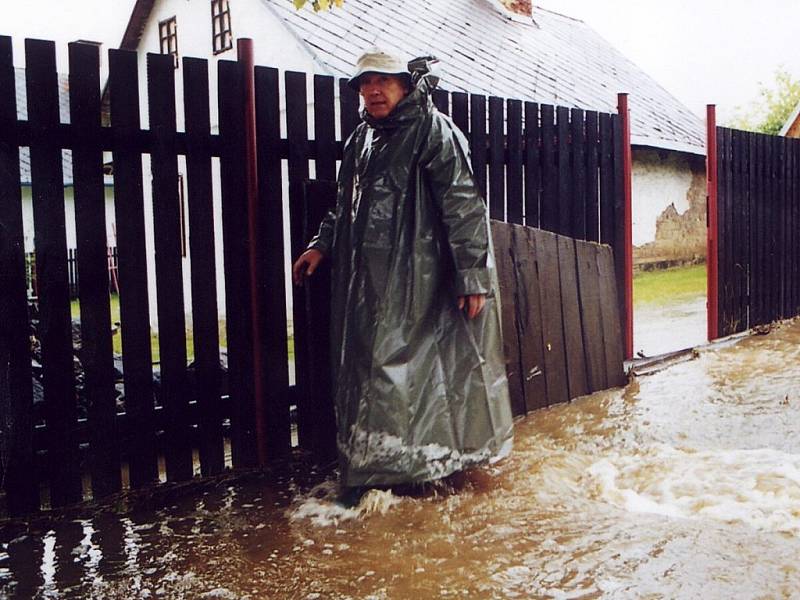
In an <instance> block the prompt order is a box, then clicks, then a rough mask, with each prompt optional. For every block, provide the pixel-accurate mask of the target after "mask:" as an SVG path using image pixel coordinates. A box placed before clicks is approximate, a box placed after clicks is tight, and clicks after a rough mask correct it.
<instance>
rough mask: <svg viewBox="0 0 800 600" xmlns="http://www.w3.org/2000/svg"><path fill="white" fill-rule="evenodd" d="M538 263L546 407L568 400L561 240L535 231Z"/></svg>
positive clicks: (543, 232)
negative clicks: (562, 309)
mask: <svg viewBox="0 0 800 600" xmlns="http://www.w3.org/2000/svg"><path fill="white" fill-rule="evenodd" d="M533 237H534V240H535V247H536V264H537V267H538V272H539V281H540V284H541V285H540V293H541V300H542V346H543V348H544V365H545V378H546V379H547V404H548V405H550V404H557V403H560V402H566V401H568V400H569V384H568V380H567V357H566V353H565V350H564V325H563V320H562V312H561V308H562V306H561V283H560V281H559V275H558V240H557V238H556V235H555V234H554V233H551V232H549V231H542V230H538V229H535V230H533Z"/></svg>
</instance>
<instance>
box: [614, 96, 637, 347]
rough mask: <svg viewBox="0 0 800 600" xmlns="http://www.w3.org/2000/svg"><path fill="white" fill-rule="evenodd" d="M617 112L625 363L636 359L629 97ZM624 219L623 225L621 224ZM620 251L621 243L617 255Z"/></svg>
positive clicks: (621, 98)
mask: <svg viewBox="0 0 800 600" xmlns="http://www.w3.org/2000/svg"><path fill="white" fill-rule="evenodd" d="M617 110H618V111H619V115H620V120H621V124H622V191H623V201H622V210H621V211H620V213H621V214H620V213H618V214H617V223H618V224H617V232H618V233H617V235H616V239H617V241H618V242H622V251H623V256H624V259H623V275H622V277H621V279H622V298H621V299H620V301H621V304H622V307H623V311H622V317H623V318H622V328H623V339H624V342H625V359H626V360H630V359H631V358H633V210H632V196H633V192H632V188H631V173H632V170H633V156H632V154H631V117H630V112H629V110H628V94H626V93H620V94H617ZM620 217H621V220H622V222H621V223H620V222H619V219H620ZM618 250H619V243H617V248H615V251H618Z"/></svg>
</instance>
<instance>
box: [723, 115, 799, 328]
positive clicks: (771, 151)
mask: <svg viewBox="0 0 800 600" xmlns="http://www.w3.org/2000/svg"><path fill="white" fill-rule="evenodd" d="M715 136H716V139H715V142H716V169H715V173H716V180H714V178H713V177H712V178H711V186H712V189H710V194H709V195H710V196H711V195H712V194H714V193H716V197H717V203H716V204H717V214H716V230H717V241H718V246H717V249H716V259H717V282H718V283H717V301H718V312H717V323H716V326H717V335H719V336H724V335H729V334H732V333H736V332H739V331H745V330H747V329H749V328H751V327H754V326H756V325H763V324H766V323H770V322H772V321H775V320H778V319H783V318H788V317H793V316H795V315H798V314H800V140H796V139H789V138H785V137H778V136H770V135H764V134H759V133H751V132H746V131H739V130H736V129H728V128H723V127H717V128H715ZM710 156H711V153H710ZM709 316H710V318H713V316H712V315H709ZM711 337H714V336H711Z"/></svg>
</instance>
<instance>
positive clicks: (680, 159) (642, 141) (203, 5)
mask: <svg viewBox="0 0 800 600" xmlns="http://www.w3.org/2000/svg"><path fill="white" fill-rule="evenodd" d="M240 37H247V38H252V39H253V40H254V50H255V62H256V64H260V65H268V66H274V67H279V68H280V69H282V70H295V71H305V72H309V73H320V74H327V75H334V76H339V77H342V76H348V75H349V74H350V73H351V71H352V68H353V65H354V64H355V62H356V59H357V57H358V56H359V55H360V54H361V53H362V52H363V51H364V50H365V49H367V48H369V47H371V46H374V45H378V46H380V47H383V48H386V49H387V50H389V51H393V52H396V53H398V54H400V55H404V56H406V57H409V58H410V57H413V56H420V55H425V54H433V55H435V56H437V57H438V58H439V59H440V61H441V71H442V83H441V87H442V88H444V89H446V90H450V91H465V92H476V93H482V94H487V95H495V96H502V97H509V98H519V99H524V100H530V101H535V102H539V103H548V104H556V105H561V106H567V107H578V108H588V109H593V110H599V111H604V112H616V110H617V108H616V104H617V93H618V92H628V93H629V94H630V99H629V103H630V109H631V115H632V144H633V204H634V206H633V215H634V244H635V245H636V246H640V247H641V250H639V251H638V252H637V254H638V255H639V260H653V261H655V260H658V259H663V255H664V254H668V253H672V254H674V258H681V257H694V256H696V255H698V254H700V255H703V256H704V255H705V222H704V219H699V220H698V219H697V218H696V215H698V214H704V212H705V160H704V155H705V127H704V123H703V121H702V120H701V119H700V118H699V117H698V116H696V115H695V114H693V113H692V112H691V111H690V110H689V109H688V108H686V107H685V106H684V105H682V104H681V103H680V102H679V101H678V100H677V99H675V98H674V97H673V96H671V95H670V94H669V93H668V92H667V91H666V90H665V89H664V88H662V87H661V86H660V85H659V84H658V83H657V82H655V81H654V80H653V79H652V78H651V77H649V76H648V75H647V74H646V73H644V72H643V71H642V70H641V69H640V68H639V67H637V66H636V65H635V64H634V63H632V62H631V61H630V60H628V59H627V58H626V57H625V56H623V55H622V54H621V53H620V52H618V51H617V50H616V49H615V48H613V47H612V46H611V45H610V44H609V43H608V42H606V41H605V40H604V39H603V38H602V37H601V36H599V35H598V34H597V33H596V32H594V31H593V30H592V29H591V28H590V27H589V26H587V25H586V24H585V23H583V22H582V21H580V20H577V19H574V18H570V17H567V16H564V15H561V14H558V13H556V12H552V11H549V10H544V9H540V8H538V7H532V6H531V2H530V0H451V1H449V2H430V1H429V0H407V1H405V2H395V1H391V0H346V1H345V3H344V6H343V7H342V8H336V9H334V10H331V11H330V12H321V13H315V12H313V11H312V10H311V9H310V8H308V7H306V8H304V9H302V10H299V11H298V10H295V9H294V7H293V4H292V3H291V2H289V1H288V0H206V1H203V0H193V1H192V2H187V1H186V0H137V2H136V4H135V6H134V8H133V11H132V14H131V17H130V20H129V23H128V26H127V29H126V31H125V35H124V38H123V40H122V43H121V47H123V48H127V49H135V50H137V51H138V52H139V57H140V58H139V61H140V69H141V71H140V72H141V73H142V77H141V78H140V86H141V89H140V95H141V97H142V98H144V97H146V78H145V77H144V76H143V74H144V72H145V55H146V53H148V52H161V53H171V54H173V55H175V56H176V58H179V57H181V56H199V57H206V58H208V59H209V60H210V61H212V62H213V61H216V60H218V59H235V58H236V43H235V41H236V39H237V38H240ZM176 68H179V62H178V61H176ZM215 77H216V74H215V69H214V68H211V70H210V79H211V85H212V89H216V82H215ZM177 87H178V94H179V97H180V93H181V90H180V87H181V86H180V78H178V84H177ZM214 104H215V103H214V102H213V101H212V127H213V126H214V124H215V123H216V115H215V114H213V111H214ZM142 110H143V121H144V122H145V123H146V119H147V117H146V113H145V110H146V106H145V105H144V103H143V104H142ZM181 112H182V106H180V103H179V106H178V126H179V127H181V126H182V115H181ZM181 168H182V167H181ZM145 169H147V165H146V164H145ZM145 172H147V171H145ZM668 207H672V209H671V210H672V211H674V212H675V214H676V215H677V218H678V219H680V218H682V215H684V214H686V215H689V216H688V217H687V219H688V220H687V224H684V225H686V226H681V227H673V228H672V229H671V231H680V232H688V233H686V234H685V235H683V234H682V235H683V237H682V238H681V239H676V240H669V244H668V245H667V246H668V247H665V246H663V244H662V245H659V243H658V242H656V220H657V217H658V216H659V215H660V214H661V213H662V212H664V211H665V210H666V209H667V208H668ZM690 209H691V210H690ZM184 212H185V211H184ZM670 214H671V213H670ZM147 216H148V220H149V218H150V216H151V215H150V214H148V215H147ZM149 238H150V241H148V243H149V244H150V245H151V247H152V235H150V236H149ZM648 243H649V245H646V244H648ZM220 247H221V234H220V238H219V239H218V247H217V251H218V252H220V250H219V249H220ZM187 260H188V259H187ZM217 264H218V265H221V264H222V258H221V255H218V263H217ZM151 271H152V269H151ZM187 273H188V269H185V273H184V277H185V279H186V282H185V283H186V284H185V286H184V288H185V290H186V294H185V295H186V297H187V305H188V304H189V301H188V297H189V285H188V274H187ZM221 290H222V288H221V284H220V287H219V291H220V292H221ZM220 297H221V294H220ZM153 304H154V303H153ZM220 308H221V309H222V306H220Z"/></svg>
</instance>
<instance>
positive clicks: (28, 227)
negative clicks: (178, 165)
mask: <svg viewBox="0 0 800 600" xmlns="http://www.w3.org/2000/svg"><path fill="white" fill-rule="evenodd" d="M14 85H15V87H16V102H17V118H18V119H23V120H25V119H27V118H28V108H27V107H28V95H27V91H26V88H25V70H24V69H14ZM58 104H59V117H60V120H61V122H62V123H69V122H70V115H69V78H68V77H67V76H66V75H63V74H61V73H59V75H58ZM19 161H20V187H21V192H22V233H23V245H24V248H25V253H26V254H31V253H33V252H34V221H33V198H32V189H31V158H30V150H29V149H28V148H27V147H22V148H20V153H19ZM61 166H62V171H63V178H64V214H65V219H66V238H67V250H68V251H70V253H71V251H75V249H76V248H77V241H76V233H75V195H74V186H73V180H72V153H71V152H70V151H69V150H65V151H63V152H62V160H61ZM104 184H105V208H106V240H107V245H108V246H109V247H114V246H116V232H115V230H114V183H113V179H112V178H111V177H109V176H106V177H104ZM30 291H31V292H33V290H32V289H31V290H30Z"/></svg>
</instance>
